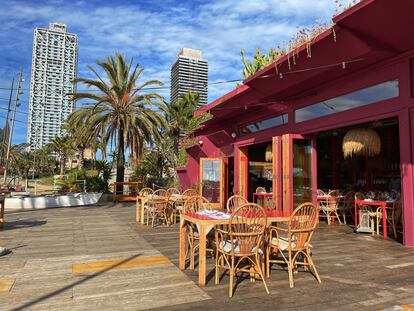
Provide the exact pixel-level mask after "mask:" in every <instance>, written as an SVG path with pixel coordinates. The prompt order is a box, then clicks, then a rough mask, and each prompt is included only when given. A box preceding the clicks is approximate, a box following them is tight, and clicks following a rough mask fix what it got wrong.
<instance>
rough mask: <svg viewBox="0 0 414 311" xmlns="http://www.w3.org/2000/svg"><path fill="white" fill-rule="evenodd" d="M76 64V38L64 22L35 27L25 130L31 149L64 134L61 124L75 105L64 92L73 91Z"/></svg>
mask: <svg viewBox="0 0 414 311" xmlns="http://www.w3.org/2000/svg"><path fill="white" fill-rule="evenodd" d="M77 66H78V38H77V36H76V35H75V34H72V33H68V32H67V31H66V25H64V24H60V23H53V24H50V26H49V28H48V29H46V28H36V29H35V31H34V39H33V54H32V71H31V77H30V102H29V124H28V131H27V142H28V144H29V148H30V150H35V149H38V148H41V147H42V146H44V145H45V144H48V143H50V142H51V140H52V139H53V138H54V137H55V136H62V135H64V130H63V129H62V124H63V123H64V122H65V120H66V118H67V116H68V115H69V114H70V113H71V112H72V111H73V108H74V102H73V100H71V96H68V95H67V94H69V93H73V92H74V91H75V84H74V82H73V80H74V79H75V78H76V74H77Z"/></svg>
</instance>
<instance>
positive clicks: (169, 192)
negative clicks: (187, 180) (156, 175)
mask: <svg viewBox="0 0 414 311" xmlns="http://www.w3.org/2000/svg"><path fill="white" fill-rule="evenodd" d="M179 194H181V193H180V190H178V189H177V188H169V189H168V190H167V196H171V195H179Z"/></svg>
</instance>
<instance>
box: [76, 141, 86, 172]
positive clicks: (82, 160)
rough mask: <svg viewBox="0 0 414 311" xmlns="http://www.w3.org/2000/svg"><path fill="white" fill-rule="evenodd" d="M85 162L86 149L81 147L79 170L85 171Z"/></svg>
mask: <svg viewBox="0 0 414 311" xmlns="http://www.w3.org/2000/svg"><path fill="white" fill-rule="evenodd" d="M84 161H85V148H83V147H81V148H79V163H78V169H79V170H82V169H83V163H84Z"/></svg>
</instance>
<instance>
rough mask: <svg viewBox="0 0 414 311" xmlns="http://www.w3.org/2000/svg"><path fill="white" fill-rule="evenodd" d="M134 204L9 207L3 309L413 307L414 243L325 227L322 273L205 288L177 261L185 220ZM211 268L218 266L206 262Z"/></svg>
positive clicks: (0, 286) (316, 244)
mask: <svg viewBox="0 0 414 311" xmlns="http://www.w3.org/2000/svg"><path fill="white" fill-rule="evenodd" d="M134 219H135V214H134V209H133V208H131V204H117V205H112V204H109V205H105V206H99V207H82V208H61V209H49V210H42V211H30V212H21V213H6V226H5V230H4V231H0V246H5V247H7V248H11V249H12V250H13V253H12V254H10V255H7V256H5V257H0V310H23V309H36V310H144V309H163V310H249V309H251V310H286V309H291V310H333V309H337V310H382V309H389V310H405V309H407V310H408V308H410V305H411V306H414V249H408V248H404V247H403V246H402V245H400V244H398V243H396V242H395V241H392V240H383V239H381V238H373V237H372V236H370V235H363V234H355V233H353V231H352V229H350V228H349V227H347V226H341V225H332V226H329V227H328V226H327V225H324V224H321V226H320V227H319V229H318V230H317V232H316V235H315V238H314V241H313V242H312V244H313V257H314V260H315V263H316V265H317V267H318V269H319V273H320V275H321V278H322V284H318V283H317V282H316V281H315V279H314V278H313V276H312V275H311V274H309V273H302V272H299V274H297V275H295V287H294V288H293V289H290V288H289V284H288V279H287V273H286V272H285V271H273V272H272V274H271V277H270V279H269V281H268V285H269V289H270V292H271V294H270V295H267V294H266V292H265V290H264V288H263V284H262V283H261V282H260V281H257V282H255V283H250V282H249V280H244V281H242V282H240V283H239V284H238V286H237V288H236V291H235V294H234V297H233V298H232V299H229V298H228V297H227V292H228V278H227V277H224V278H223V279H222V281H221V284H220V285H219V286H215V285H214V279H213V273H211V274H210V279H209V281H208V284H207V286H206V287H205V288H199V287H198V286H197V283H196V282H197V272H196V271H189V270H186V271H184V272H182V271H180V270H179V269H178V268H177V265H178V226H172V227H157V228H148V227H146V226H141V225H137V224H135V223H134ZM207 262H208V271H212V272H213V269H214V265H213V262H212V261H211V260H208V261H207Z"/></svg>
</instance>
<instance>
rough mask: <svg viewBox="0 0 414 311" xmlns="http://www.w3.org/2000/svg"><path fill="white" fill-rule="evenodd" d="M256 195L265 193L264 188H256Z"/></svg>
mask: <svg viewBox="0 0 414 311" xmlns="http://www.w3.org/2000/svg"><path fill="white" fill-rule="evenodd" d="M256 193H266V188H264V187H257V188H256Z"/></svg>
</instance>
